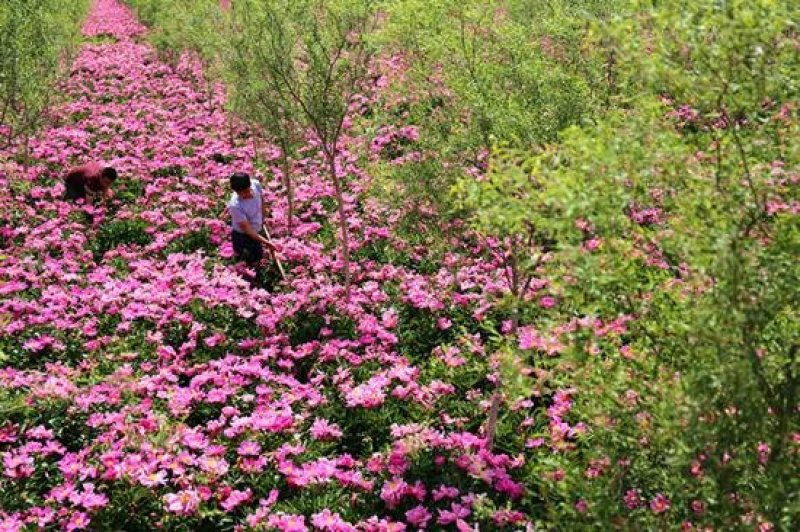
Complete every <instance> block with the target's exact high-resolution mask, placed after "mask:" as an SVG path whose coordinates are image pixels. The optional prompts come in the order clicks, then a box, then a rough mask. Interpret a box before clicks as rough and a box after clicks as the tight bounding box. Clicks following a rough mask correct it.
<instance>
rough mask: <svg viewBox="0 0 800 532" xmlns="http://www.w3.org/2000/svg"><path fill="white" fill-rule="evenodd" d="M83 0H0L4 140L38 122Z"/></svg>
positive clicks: (74, 34) (74, 38)
mask: <svg viewBox="0 0 800 532" xmlns="http://www.w3.org/2000/svg"><path fill="white" fill-rule="evenodd" d="M88 5H89V2H88V0H75V1H71V2H60V1H58V0H5V1H3V2H2V3H0V126H1V127H2V129H3V130H2V132H0V135H2V137H3V141H4V144H7V143H10V142H11V141H13V140H14V139H16V138H18V137H20V136H23V135H28V134H30V133H31V132H32V131H33V130H34V129H35V128H36V127H37V126H38V125H39V124H41V122H42V119H43V117H44V113H45V111H46V109H47V108H48V106H49V105H50V103H51V99H52V97H53V91H52V85H53V83H54V82H55V81H56V80H57V79H58V76H59V75H60V74H61V72H62V69H63V68H64V67H65V66H66V65H69V63H70V60H69V58H70V55H71V53H72V52H73V51H74V46H75V44H76V43H77V42H78V35H79V33H78V29H79V24H80V22H81V21H82V19H83V16H84V15H85V14H86V10H87V8H88Z"/></svg>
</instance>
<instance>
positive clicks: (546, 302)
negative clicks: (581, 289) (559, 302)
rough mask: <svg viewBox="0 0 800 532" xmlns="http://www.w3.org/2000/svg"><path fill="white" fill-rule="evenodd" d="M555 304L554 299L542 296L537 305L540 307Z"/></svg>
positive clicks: (551, 306)
mask: <svg viewBox="0 0 800 532" xmlns="http://www.w3.org/2000/svg"><path fill="white" fill-rule="evenodd" d="M555 305H556V300H555V298H553V297H550V296H544V297H543V298H541V299H540V300H539V306H540V307H542V308H553V307H554V306H555Z"/></svg>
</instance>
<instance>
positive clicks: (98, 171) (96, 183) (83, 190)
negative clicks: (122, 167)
mask: <svg viewBox="0 0 800 532" xmlns="http://www.w3.org/2000/svg"><path fill="white" fill-rule="evenodd" d="M116 180H117V171H116V170H115V169H114V168H112V167H110V166H106V167H102V166H100V165H99V164H97V163H87V164H84V165H82V166H78V167H76V168H73V169H72V170H70V171H69V172H68V173H67V175H66V176H65V177H64V185H66V187H67V189H66V192H65V194H64V196H65V197H66V198H67V199H70V200H72V201H78V200H79V199H82V200H84V201H86V200H87V195H88V196H89V197H90V199H93V198H95V197H102V198H105V199H109V198H112V197H113V196H114V191H113V190H111V183H113V182H114V181H116Z"/></svg>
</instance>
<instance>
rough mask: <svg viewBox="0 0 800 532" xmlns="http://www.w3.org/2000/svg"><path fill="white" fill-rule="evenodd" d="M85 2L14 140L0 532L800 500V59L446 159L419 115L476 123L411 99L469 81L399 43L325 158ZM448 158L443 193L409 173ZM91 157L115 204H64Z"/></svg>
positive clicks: (176, 55)
mask: <svg viewBox="0 0 800 532" xmlns="http://www.w3.org/2000/svg"><path fill="white" fill-rule="evenodd" d="M132 4H133V5H134V6H135V4H136V2H132ZM213 4H214V6H212V7H214V8H217V6H216V3H213ZM222 4H223V5H222V6H221V7H220V8H219V9H220V10H221V12H222V13H226V12H229V11H230V10H232V9H233V10H235V9H236V0H233V2H232V5H233V7H231V3H230V2H223V3H222ZM779 4H780V2H779ZM787 5H788V4H787ZM765 9H766V8H765ZM787 9H788V10H790V11H791V10H792V9H794V12H795V13H796V12H797V9H795V8H792V7H791V6H790V7H788V8H787ZM795 22H796V21H795ZM148 23H150V21H148ZM82 24H83V25H82V30H81V36H80V37H79V39H80V46H79V48H77V49H76V52H75V55H74V57H71V58H70V59H69V65H68V66H66V67H65V69H66V70H65V72H64V75H63V76H61V78H60V79H59V80H58V81H57V84H56V85H55V88H54V93H55V94H57V98H56V99H54V100H53V102H52V104H51V105H50V106H49V107H48V109H47V112H46V120H45V121H44V123H43V124H42V126H41V127H40V128H39V129H38V130H37V131H36V132H35V133H33V134H31V135H30V136H29V137H28V138H26V139H25V142H24V148H23V144H22V142H21V141H19V140H15V141H14V142H11V143H9V144H8V145H7V146H6V147H5V148H4V149H2V150H0V459H2V464H0V530H3V531H5V530H9V531H12V530H39V529H53V530H68V531H72V530H154V529H165V530H187V531H188V530H192V531H194V530H282V531H304V530H321V531H347V530H361V531H370V532H373V531H374V532H377V531H401V530H408V531H411V530H459V531H467V530H501V529H503V530H539V529H542V530H583V529H609V528H619V529H623V530H672V529H677V528H681V527H682V528H683V529H688V530H692V529H695V528H697V529H708V530H711V529H719V530H723V529H744V530H773V529H774V530H790V529H792V528H793V527H794V526H796V525H797V524H798V523H800V499H798V493H800V484H798V478H800V476H798V474H797V473H798V469H797V466H798V461H799V456H800V454H799V453H800V447H799V446H800V428H799V427H798V419H799V418H798V406H799V405H800V368H798V363H797V359H796V355H797V351H798V346H799V345H800V333H798V331H799V330H800V328H798V323H800V316H798V313H797V309H798V307H797V303H798V298H797V296H798V282H797V281H798V279H799V278H800V277H798V275H800V270H798V264H797V262H798V261H797V258H798V257H799V256H800V246H799V244H800V224H798V213H799V212H800V199H799V198H800V194H799V193H798V185H799V184H800V166H798V164H800V149H798V144H797V139H798V138H800V137H798V136H797V134H798V133H800V119H799V118H798V101H800V100H798V94H797V92H792V91H800V89H797V86H796V85H797V84H796V83H795V85H794V86H792V85H791V83H788V82H786V83H779V82H778V81H776V80H773V79H772V78H769V79H768V80H767V81H766V82H765V84H764V86H765V88H763V89H758V90H763V93H759V94H758V98H757V101H758V102H759V105H760V107H758V106H755V107H752V106H751V108H756V107H758V109H757V113H758V119H757V120H756V119H753V118H752V117H751V116H750V115H746V113H745V111H746V110H747V109H750V108H745V106H743V109H745V110H744V111H741V113H740V114H739V115H736V114H734V113H735V112H739V109H736V110H735V109H734V108H733V106H732V105H731V106H730V108H729V113H730V114H728V113H727V112H726V113H725V114H714V113H712V112H711V111H709V110H708V109H705V108H704V107H703V101H704V100H702V98H696V99H690V98H688V97H687V98H686V99H681V97H680V95H679V94H678V91H677V89H676V90H675V91H674V92H673V93H670V94H664V93H662V94H659V95H658V96H657V98H654V99H653V102H656V103H652V105H651V106H650V107H648V108H647V110H646V111H643V112H642V113H641V114H639V115H635V116H633V115H632V114H630V113H629V109H623V110H621V111H620V110H619V109H610V110H608V114H603V115H602V116H601V117H600V118H597V119H596V120H595V119H593V120H594V121H593V123H592V125H591V126H585V127H584V124H583V123H581V122H579V121H577V120H575V121H573V122H574V123H573V124H571V125H570V126H569V127H567V128H565V130H564V131H565V132H564V133H563V134H562V133H559V134H558V136H553V137H552V138H547V139H546V142H545V143H542V145H541V146H542V147H540V148H537V149H536V150H533V149H531V151H529V152H521V151H518V150H517V149H516V147H514V149H512V148H510V147H508V146H505V147H504V146H495V147H491V146H489V147H484V148H485V149H475V150H474V152H475V154H476V155H474V156H473V155H472V152H470V151H469V150H467V149H466V148H463V149H462V148H461V147H460V146H459V145H455V142H453V146H450V147H449V148H448V151H447V152H446V155H445V152H444V151H440V148H441V144H438V145H435V144H434V143H433V141H431V140H430V139H431V138H432V134H431V133H430V131H432V130H433V129H435V128H434V126H432V125H431V124H434V125H435V126H436V127H444V126H442V125H441V124H443V123H447V124H450V125H448V127H451V126H452V128H453V131H452V132H450V133H448V134H447V135H446V136H445V137H443V138H450V137H449V136H448V135H451V134H452V135H453V137H452V138H455V136H456V135H458V134H459V133H458V131H457V130H458V128H459V127H464V128H466V127H467V126H466V125H464V124H467V123H468V120H467V119H463V120H462V118H460V117H459V116H454V115H447V116H445V117H439V115H437V111H436V109H435V108H434V109H433V110H429V111H426V113H427V114H425V115H424V116H425V118H424V120H427V121H423V120H422V119H420V120H417V118H419V116H422V115H419V114H415V113H417V111H415V109H418V108H419V106H421V105H423V104H424V105H428V104H427V103H426V102H429V101H434V100H435V101H437V102H438V101H442V102H447V101H448V99H450V98H453V99H455V98H457V97H458V96H457V95H455V94H454V93H453V92H451V88H450V87H449V86H448V83H447V81H442V80H440V79H439V78H436V76H433V82H432V85H431V86H430V87H428V88H427V89H426V90H422V89H420V88H419V86H418V85H417V78H415V77H414V75H415V74H414V72H415V71H414V69H413V67H412V65H411V64H410V63H411V58H410V56H411V54H407V55H404V54H403V53H400V52H396V51H394V52H393V53H388V52H387V53H383V54H376V56H375V57H374V58H371V60H370V63H369V66H368V69H369V75H368V76H367V78H366V79H367V80H368V82H367V83H362V84H359V85H358V87H357V88H358V90H357V91H355V94H354V95H353V97H352V98H350V99H349V100H348V101H346V102H345V103H346V110H345V115H344V119H343V121H342V131H341V136H340V137H339V138H338V139H337V140H336V141H335V142H334V147H335V152H334V153H333V154H332V155H330V157H328V152H327V151H326V146H327V145H326V144H325V142H326V140H325V139H324V138H321V137H322V136H321V135H318V134H317V133H316V132H315V131H316V130H314V129H313V128H306V129H303V128H301V129H300V133H299V136H298V137H296V138H295V142H296V143H297V144H298V146H299V147H298V148H297V149H296V152H297V156H295V157H293V158H292V160H291V161H287V160H285V159H284V160H282V159H281V154H282V153H285V151H282V148H281V145H280V143H278V142H277V140H275V139H271V136H270V135H269V134H265V133H264V131H263V128H262V125H259V124H257V123H256V122H255V121H254V120H249V117H245V116H242V114H241V113H236V112H234V110H232V109H231V107H230V105H231V102H232V101H233V100H232V98H235V96H232V95H231V92H230V89H231V86H229V85H226V82H228V83H231V81H230V79H229V78H225V79H222V78H214V77H213V76H212V75H211V72H212V71H213V70H214V68H215V64H214V63H213V62H211V64H209V62H207V61H205V60H204V59H205V58H204V57H203V56H202V54H198V53H195V52H193V51H186V52H184V51H183V50H172V52H171V55H170V54H167V55H166V56H165V55H164V54H163V53H160V52H161V50H158V51H157V50H156V47H155V46H154V45H153V43H152V42H151V41H150V40H149V39H150V38H151V37H153V36H154V35H157V31H158V30H157V28H155V27H153V28H150V27H146V26H145V25H144V24H143V23H141V22H140V21H139V19H138V18H137V12H136V11H135V9H134V7H131V6H129V5H128V4H126V3H124V2H121V1H120V0H95V1H94V2H92V3H91V5H90V6H89V10H88V12H87V16H86V17H85V20H84V21H83V23H82ZM795 29H796V27H795ZM187 31H188V30H187ZM620 31H621V30H620ZM654 31H655V30H654ZM771 31H772V30H771ZM766 33H767V30H764V35H766ZM769 35H772V36H776V37H775V39H774V40H775V42H778V43H779V45H777V46H778V48H776V50H779V51H780V54H784V53H785V54H786V55H787V57H796V55H797V50H798V49H800V45H799V44H798V40H797V33H796V32H795V33H792V32H791V31H789V30H786V28H783V27H781V28H778V29H775V30H774V34H773V33H771V34H769ZM754 38H755V37H754ZM765 38H766V37H765ZM770 42H771V41H770ZM787 42H790V43H791V45H790V44H787ZM552 46H554V47H556V48H557V47H558V44H553V45H552ZM792 46H794V48H792ZM545 49H546V51H547V50H550V51H549V52H548V53H550V54H551V55H553V54H555V55H557V54H558V51H557V50H556V51H552V50H551V49H549V48H546V47H545ZM748 57H749V56H748ZM775 57H778V52H776V55H775ZM780 57H781V58H783V57H784V56H783V55H781V56H780ZM548 60H549V59H548ZM754 68H755V67H754ZM786 70H788V71H790V72H789V74H786V75H787V76H788V78H791V77H792V76H794V77H795V78H796V71H795V73H794V74H791V68H790V66H788V67H787V68H786ZM776 72H777V69H776ZM781 72H783V70H781ZM443 75H446V73H445V74H443ZM730 75H731V76H732V77H734V76H735V75H736V74H735V73H732V74H730ZM493 76H494V74H493ZM776 76H777V74H776ZM781 79H784V78H781ZM795 81H796V79H795ZM564 83H566V82H564ZM632 83H633V82H632ZM398 87H400V88H398ZM775 87H781V88H780V89H778V88H775ZM787 87H788V88H787ZM452 90H456V89H452ZM542 90H550V89H548V88H547V87H544V88H542ZM626 90H627V89H626ZM742 90H745V89H742ZM753 90H756V89H753ZM770 91H772V92H770ZM780 91H784V92H783V93H780V98H783V99H780V98H779V97H778V93H779V92H780ZM622 92H624V91H621V93H622ZM733 92H734V93H735V91H733ZM621 93H620V94H621ZM725 94H726V95H727V94H728V93H725ZM618 96H619V97H620V98H622V96H620V95H618ZM716 96H717V94H716V93H714V97H716ZM720 97H721V98H724V97H727V96H720ZM712 100H713V98H712ZM421 102H422V103H421ZM762 102H763V105H762ZM441 105H442V106H446V105H447V104H446V103H443V104H441ZM548 105H550V104H548ZM552 105H553V106H555V107H557V106H558V105H560V104H558V103H553V104H552ZM555 107H554V108H555ZM567 107H569V106H567ZM624 107H625V106H620V109H622V108H624ZM642 107H643V108H644V106H642ZM726 109H728V108H726ZM754 112H755V111H754ZM598 113H599V112H598ZM604 113H605V111H604ZM626 113H629V114H626ZM598 116H600V115H599V114H598ZM709 117H710V118H709ZM569 120H572V119H571V118H570V119H569ZM715 121H716V122H715ZM754 123H757V124H758V126H757V127H759V128H761V129H758V130H757V131H756V130H755V127H756V126H753V125H752V124H754ZM459 124H461V125H459ZM751 126H752V130H748V128H751ZM509 127H510V126H509ZM520 127H521V128H528V129H529V128H530V127H531V126H530V125H529V124H522V125H521V126H520ZM582 128H583V129H582ZM545 134H547V133H542V135H545ZM459 138H460V137H459ZM464 138H467V137H466V136H464ZM298 139H299V140H298ZM474 147H475V146H472V147H471V148H470V150H471V149H472V148H474ZM23 152H24V155H23ZM468 152H469V153H468ZM490 152H491V153H490ZM742 153H744V154H745V157H744V158H743V159H742V160H740V159H738V157H739V156H740V154H742ZM440 155H441V159H442V161H444V162H442V163H441V164H442V168H440V170H441V175H445V173H447V172H452V173H455V174H457V175H458V177H457V178H454V180H453V181H452V182H448V186H446V187H443V188H441V187H440V188H441V190H442V193H443V194H445V195H447V197H448V200H447V201H446V202H445V201H444V200H443V201H441V202H438V203H437V202H436V201H432V200H431V198H430V196H429V195H428V196H424V195H422V194H420V195H419V196H413V195H412V193H411V191H412V188H413V187H412V186H411V185H409V184H408V180H409V179H414V178H415V177H419V176H422V175H423V174H422V172H423V170H422V169H424V168H429V167H432V166H431V165H433V164H438V163H437V159H439V158H440ZM723 155H728V156H729V158H727V159H724V158H723ZM445 159H446V160H445ZM95 160H96V161H106V162H108V163H109V164H113V166H114V167H115V168H116V169H117V171H118V172H119V179H117V181H116V182H115V183H114V185H113V189H114V192H115V195H114V198H113V199H111V200H110V201H108V202H106V203H102V204H92V203H72V202H69V201H66V200H65V199H64V197H63V195H64V190H65V188H64V187H65V186H64V183H63V181H62V179H61V178H62V177H63V175H64V172H65V171H66V170H67V169H68V168H69V167H72V166H75V165H78V164H82V163H83V162H86V161H95ZM437 168H439V167H437ZM531 169H532V170H531ZM234 172H247V173H249V174H251V175H252V176H254V177H256V178H257V179H259V180H260V181H261V183H262V184H263V185H264V192H265V200H266V202H267V204H268V206H269V216H268V218H267V219H266V225H267V228H268V229H269V232H270V234H271V236H272V240H273V241H274V242H275V245H276V252H277V256H278V257H279V258H280V260H281V264H282V266H283V267H284V269H285V271H286V278H285V279H283V278H281V277H280V275H279V274H278V272H277V269H276V268H275V265H274V263H273V265H272V267H271V268H270V269H269V270H268V272H267V274H266V275H267V277H268V279H266V282H265V283H264V286H263V287H262V286H260V287H253V286H251V284H250V283H249V282H248V281H247V280H246V277H247V275H246V273H247V272H245V271H243V270H244V269H245V267H244V265H243V264H241V263H236V261H235V259H234V257H233V249H232V247H231V243H230V236H229V235H230V226H229V220H228V218H227V217H226V216H225V214H224V212H223V213H222V214H221V211H222V210H223V207H224V205H225V203H226V202H227V200H228V198H229V196H230V194H231V192H230V189H229V188H228V177H229V176H230V175H231V174H232V173H234ZM331 173H332V174H333V176H332V175H331ZM437 175H439V174H437ZM448 175H449V174H448ZM393 176H394V177H393ZM397 176H399V177H397ZM409 176H411V177H409ZM395 177H396V179H397V180H398V181H403V180H405V181H403V182H404V183H405V184H404V185H403V186H402V187H398V188H397V189H396V188H394V187H393V186H392V185H391V183H393V182H394V181H392V179H394V178H395ZM419 179H420V180H422V179H423V178H422V177H419ZM431 179H433V178H431ZM722 180H724V184H720V183H721V181H722ZM387 183H389V184H387ZM431 183H433V181H431ZM288 186H291V190H289V189H288ZM439 186H440V185H438V184H436V186H435V187H433V188H436V187H439ZM399 189H402V190H403V192H404V193H405V192H408V194H407V195H403V194H400V193H398V192H397V190H399ZM452 198H455V199H452ZM753 213H756V214H753ZM532 227H535V228H536V231H535V232H534V230H533V229H531V228H532ZM342 235H345V237H346V240H344V246H345V249H346V251H347V253H346V254H344V253H343V252H342V249H343V248H342V247H341V245H342ZM730 257H734V258H735V260H734V258H730ZM723 259H724V260H723ZM726 334H727V335H728V336H725V335H726ZM751 355H752V356H751ZM740 356H741V358H737V357H740Z"/></svg>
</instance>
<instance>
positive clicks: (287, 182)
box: [281, 150, 341, 236]
mask: <svg viewBox="0 0 800 532" xmlns="http://www.w3.org/2000/svg"><path fill="white" fill-rule="evenodd" d="M281 172H283V186H284V187H286V203H287V204H288V212H287V213H286V231H287V232H288V233H289V236H291V234H292V221H293V220H294V189H293V188H292V176H291V174H290V173H289V157H288V156H287V155H286V151H285V150H284V151H283V157H282V168H281ZM340 216H341V213H340Z"/></svg>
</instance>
